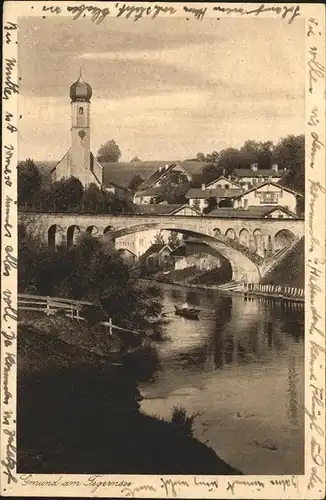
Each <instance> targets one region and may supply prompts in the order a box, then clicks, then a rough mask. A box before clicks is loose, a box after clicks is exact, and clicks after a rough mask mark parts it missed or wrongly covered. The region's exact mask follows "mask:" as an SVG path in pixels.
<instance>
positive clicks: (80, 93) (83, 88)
mask: <svg viewBox="0 0 326 500" xmlns="http://www.w3.org/2000/svg"><path fill="white" fill-rule="evenodd" d="M92 93H93V91H92V87H91V86H90V85H89V84H88V83H86V82H85V80H84V78H83V77H82V70H81V68H80V74H79V78H78V80H77V81H76V82H75V83H73V84H72V85H71V86H70V99H71V102H76V101H83V102H89V101H90V99H91V97H92Z"/></svg>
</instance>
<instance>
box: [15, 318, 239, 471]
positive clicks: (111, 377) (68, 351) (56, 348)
mask: <svg viewBox="0 0 326 500" xmlns="http://www.w3.org/2000/svg"><path fill="white" fill-rule="evenodd" d="M139 397H140V395H139V392H138V389H137V382H136V381H135V375H134V374H133V373H132V372H131V373H130V372H129V373H128V372H127V371H126V369H125V368H124V366H122V367H118V366H113V365H112V364H111V363H110V362H108V361H107V360H106V359H105V357H103V356H98V355H97V354H95V353H91V352H89V351H87V350H86V349H80V348H78V347H76V346H73V345H68V344H67V343H66V342H64V341H62V340H60V339H59V338H56V337H53V336H52V337H51V336H48V335H44V334H40V333H39V332H37V331H36V330H35V329H33V328H32V327H31V326H29V327H27V326H24V325H23V326H20V328H19V334H18V398H17V399H18V423H17V432H18V471H19V472H38V473H51V472H52V473H68V472H70V473H133V474H195V473H197V474H204V473H206V474H232V473H236V471H235V470H234V469H232V468H230V467H229V466H228V465H227V464H225V462H223V461H222V460H220V459H219V458H218V457H217V456H216V454H215V453H214V451H213V450H212V449H210V448H208V447H207V446H206V445H204V444H203V443H201V442H199V441H197V440H196V439H190V438H188V436H187V434H186V433H185V431H184V429H183V428H181V427H180V426H177V425H175V424H171V423H168V422H165V421H162V420H159V419H156V418H153V417H150V416H147V415H143V414H141V413H140V412H139V403H138V400H139Z"/></svg>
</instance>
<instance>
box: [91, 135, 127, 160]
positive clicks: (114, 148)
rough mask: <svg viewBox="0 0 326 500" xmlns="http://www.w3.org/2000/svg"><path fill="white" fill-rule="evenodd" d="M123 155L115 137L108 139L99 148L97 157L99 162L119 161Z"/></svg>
mask: <svg viewBox="0 0 326 500" xmlns="http://www.w3.org/2000/svg"><path fill="white" fill-rule="evenodd" d="M120 157H121V151H120V148H119V146H118V144H117V143H116V141H115V140H114V139H111V140H110V141H106V142H105V143H104V144H102V145H101V147H100V149H99V150H98V153H97V156H96V159H97V160H98V161H99V162H118V161H119V159H120Z"/></svg>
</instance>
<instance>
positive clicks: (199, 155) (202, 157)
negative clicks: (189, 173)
mask: <svg viewBox="0 0 326 500" xmlns="http://www.w3.org/2000/svg"><path fill="white" fill-rule="evenodd" d="M196 161H206V157H205V155H204V153H197V154H196Z"/></svg>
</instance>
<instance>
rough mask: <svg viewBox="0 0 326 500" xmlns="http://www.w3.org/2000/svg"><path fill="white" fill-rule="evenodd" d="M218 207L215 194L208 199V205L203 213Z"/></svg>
mask: <svg viewBox="0 0 326 500" xmlns="http://www.w3.org/2000/svg"><path fill="white" fill-rule="evenodd" d="M215 208H217V201H216V198H215V196H210V197H209V198H208V200H207V206H206V207H205V208H204V210H203V213H204V214H208V213H209V212H211V211H212V210H214V209H215Z"/></svg>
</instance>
